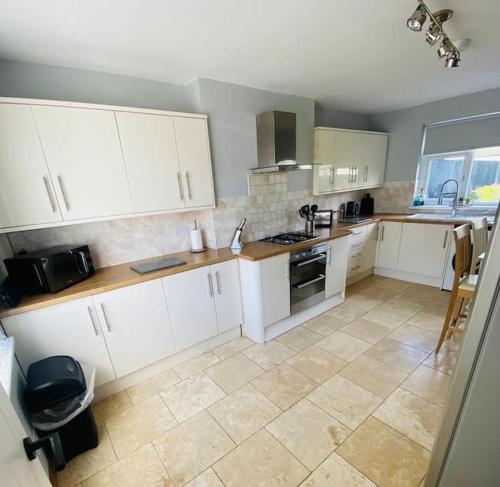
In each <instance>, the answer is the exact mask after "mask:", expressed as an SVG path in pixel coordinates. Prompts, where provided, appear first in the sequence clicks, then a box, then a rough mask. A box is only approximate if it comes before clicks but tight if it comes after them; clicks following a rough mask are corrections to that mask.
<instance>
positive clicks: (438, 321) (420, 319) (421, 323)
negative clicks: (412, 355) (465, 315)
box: [408, 311, 444, 333]
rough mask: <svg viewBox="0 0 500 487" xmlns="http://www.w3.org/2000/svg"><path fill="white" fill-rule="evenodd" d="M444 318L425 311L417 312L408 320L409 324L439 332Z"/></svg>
mask: <svg viewBox="0 0 500 487" xmlns="http://www.w3.org/2000/svg"><path fill="white" fill-rule="evenodd" d="M443 322H444V318H443V317H442V316H439V315H433V314H431V313H427V312H425V311H421V312H420V313H417V314H416V315H415V316H413V317H411V318H410V319H409V320H408V324H409V325H413V326H418V327H419V328H422V329H424V330H427V331H431V332H433V333H441V330H442V328H443Z"/></svg>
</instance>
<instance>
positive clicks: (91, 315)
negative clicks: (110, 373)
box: [87, 306, 99, 337]
mask: <svg viewBox="0 0 500 487" xmlns="http://www.w3.org/2000/svg"><path fill="white" fill-rule="evenodd" d="M87 311H88V312H89V316H90V322H91V323H92V326H93V328H94V333H95V336H96V337H98V336H99V328H98V327H97V324H96V322H95V319H94V313H92V308H91V307H90V306H87Z"/></svg>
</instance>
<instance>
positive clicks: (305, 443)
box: [266, 399, 351, 470]
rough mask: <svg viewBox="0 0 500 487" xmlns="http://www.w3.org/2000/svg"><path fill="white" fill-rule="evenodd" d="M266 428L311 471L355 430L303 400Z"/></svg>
mask: <svg viewBox="0 0 500 487" xmlns="http://www.w3.org/2000/svg"><path fill="white" fill-rule="evenodd" d="M266 429H267V430H268V431H269V432H270V433H271V434H272V435H273V436H274V437H275V438H276V439H277V440H278V441H279V442H280V443H281V444H282V445H284V446H285V447H286V448H287V449H288V450H289V451H290V452H291V453H292V454H293V455H294V456H295V457H296V458H298V459H299V460H300V461H301V462H302V463H303V464H304V465H305V466H306V467H307V468H308V469H309V470H314V469H315V468H316V467H317V466H318V465H319V464H320V463H321V462H323V461H324V460H325V458H327V457H328V455H330V453H332V452H333V450H335V448H337V447H338V446H339V445H340V444H341V443H342V442H343V441H344V440H345V439H346V438H347V436H348V435H349V434H350V433H351V430H350V429H348V428H346V427H345V426H344V425H343V424H341V423H339V422H338V421H337V420H336V419H333V418H332V417H331V416H329V415H328V414H326V413H325V412H324V411H323V410H321V409H320V408H318V407H317V406H315V405H314V404H313V403H311V402H309V401H308V400H307V399H302V401H299V402H298V403H297V404H295V405H294V406H292V407H291V408H290V409H288V410H287V411H285V412H284V413H283V414H282V415H281V416H279V417H278V418H276V419H275V420H274V421H273V422H272V423H270V424H268V425H267V426H266Z"/></svg>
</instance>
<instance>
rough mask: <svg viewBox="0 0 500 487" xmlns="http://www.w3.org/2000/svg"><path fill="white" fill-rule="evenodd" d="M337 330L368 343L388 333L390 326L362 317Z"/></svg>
mask: <svg viewBox="0 0 500 487" xmlns="http://www.w3.org/2000/svg"><path fill="white" fill-rule="evenodd" d="M339 331H340V332H341V333H347V334H348V335H351V336H353V337H356V338H359V339H360V340H364V341H365V342H368V343H377V342H378V341H380V340H382V338H384V337H385V336H386V335H388V334H389V333H390V332H391V331H392V328H389V327H388V326H384V325H380V324H379V323H374V322H373V321H367V320H364V319H363V318H357V319H355V320H353V321H351V322H350V323H348V324H347V325H346V326H344V328H341V329H340V330H339Z"/></svg>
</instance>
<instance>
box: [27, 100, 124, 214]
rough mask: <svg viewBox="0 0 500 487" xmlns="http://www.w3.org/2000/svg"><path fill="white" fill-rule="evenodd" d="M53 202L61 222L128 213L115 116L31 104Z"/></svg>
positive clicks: (100, 111) (96, 111) (108, 112)
mask: <svg viewBox="0 0 500 487" xmlns="http://www.w3.org/2000/svg"><path fill="white" fill-rule="evenodd" d="M33 113H34V115H35V122H36V124H37V127H38V132H39V134H40V140H41V142H42V147H43V150H44V153H45V157H46V158H47V164H48V166H49V170H50V174H51V175H52V180H53V181H54V185H55V189H56V194H57V200H58V201H59V205H60V208H61V211H62V214H63V218H64V219H65V220H79V219H82V218H92V217H94V218H95V217H105V216H113V215H121V214H126V213H130V212H131V211H132V202H131V199H130V191H129V187H128V181H127V172H126V170H125V165H124V163H123V157H122V152H121V147H120V139H119V137H118V131H117V129H116V121H115V114H114V113H113V112H112V111H106V110H93V109H92V110H91V109H82V108H67V107H55V106H54V107H51V106H33Z"/></svg>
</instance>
